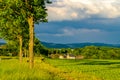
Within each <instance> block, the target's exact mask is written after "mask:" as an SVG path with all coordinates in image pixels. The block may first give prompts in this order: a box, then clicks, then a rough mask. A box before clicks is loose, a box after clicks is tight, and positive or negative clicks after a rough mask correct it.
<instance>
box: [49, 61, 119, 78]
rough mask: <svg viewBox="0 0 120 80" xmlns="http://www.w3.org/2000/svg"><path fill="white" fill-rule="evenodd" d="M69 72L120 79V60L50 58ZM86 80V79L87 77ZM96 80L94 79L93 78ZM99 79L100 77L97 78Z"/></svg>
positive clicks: (51, 62) (56, 65)
mask: <svg viewBox="0 0 120 80" xmlns="http://www.w3.org/2000/svg"><path fill="white" fill-rule="evenodd" d="M48 61H49V63H50V64H52V65H53V66H55V67H58V68H60V69H64V70H65V71H67V72H75V73H76V74H75V75H73V76H74V77H78V76H76V75H77V74H79V73H82V74H86V75H91V76H95V77H97V78H99V79H101V80H120V60H94V59H93V60H58V59H57V60H52V59H49V60H48ZM85 80H86V79H85ZM87 80H90V79H87ZM93 80H94V79H93ZM97 80H98V79H97Z"/></svg>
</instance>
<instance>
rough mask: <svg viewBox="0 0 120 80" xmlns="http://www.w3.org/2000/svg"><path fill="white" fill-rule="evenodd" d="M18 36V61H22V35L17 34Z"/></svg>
mask: <svg viewBox="0 0 120 80" xmlns="http://www.w3.org/2000/svg"><path fill="white" fill-rule="evenodd" d="M18 38H19V43H20V52H19V60H20V63H22V55H23V52H22V36H18Z"/></svg>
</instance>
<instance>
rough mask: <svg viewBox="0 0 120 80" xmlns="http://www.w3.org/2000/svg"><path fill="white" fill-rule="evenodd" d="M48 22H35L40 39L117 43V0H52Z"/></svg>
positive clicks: (119, 40) (119, 0) (119, 27)
mask: <svg viewBox="0 0 120 80" xmlns="http://www.w3.org/2000/svg"><path fill="white" fill-rule="evenodd" d="M51 1H52V4H47V9H48V11H47V13H48V17H47V18H48V23H40V24H39V25H36V24H35V33H36V36H37V37H38V38H39V39H40V41H45V42H52V43H83V42H92V43H96V42H98V43H109V44H118V43H120V36H119V35H120V0H51Z"/></svg>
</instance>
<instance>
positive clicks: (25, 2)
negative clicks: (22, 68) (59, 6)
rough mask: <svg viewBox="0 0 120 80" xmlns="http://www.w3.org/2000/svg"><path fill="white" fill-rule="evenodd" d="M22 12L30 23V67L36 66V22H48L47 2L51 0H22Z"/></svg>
mask: <svg viewBox="0 0 120 80" xmlns="http://www.w3.org/2000/svg"><path fill="white" fill-rule="evenodd" d="M21 1H22V2H21V3H22V9H21V11H22V14H23V15H24V16H25V19H26V20H27V21H28V24H29V61H30V68H33V66H34V53H33V44H34V24H35V23H39V22H47V18H46V16H47V12H46V11H47V9H46V4H45V3H46V2H49V0H21Z"/></svg>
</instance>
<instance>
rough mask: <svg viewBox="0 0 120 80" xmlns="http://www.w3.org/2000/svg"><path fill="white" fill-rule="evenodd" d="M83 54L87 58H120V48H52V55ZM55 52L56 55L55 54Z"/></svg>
mask: <svg viewBox="0 0 120 80" xmlns="http://www.w3.org/2000/svg"><path fill="white" fill-rule="evenodd" d="M68 53H69V54H74V55H75V56H79V55H82V56H84V58H85V59H120V49H119V48H111V47H97V46H86V47H84V48H75V49H70V48H63V49H51V53H50V54H52V56H54V57H58V56H59V54H68ZM53 54H55V55H53Z"/></svg>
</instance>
